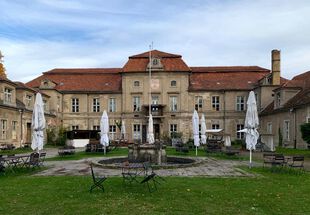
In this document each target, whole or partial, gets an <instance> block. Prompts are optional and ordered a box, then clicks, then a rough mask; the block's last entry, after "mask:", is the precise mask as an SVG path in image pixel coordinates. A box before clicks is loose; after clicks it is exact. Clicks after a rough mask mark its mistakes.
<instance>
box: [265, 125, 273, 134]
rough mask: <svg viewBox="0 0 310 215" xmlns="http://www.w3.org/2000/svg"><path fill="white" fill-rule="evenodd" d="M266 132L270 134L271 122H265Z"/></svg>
mask: <svg viewBox="0 0 310 215" xmlns="http://www.w3.org/2000/svg"><path fill="white" fill-rule="evenodd" d="M266 130H267V133H268V134H272V122H267V128H266Z"/></svg>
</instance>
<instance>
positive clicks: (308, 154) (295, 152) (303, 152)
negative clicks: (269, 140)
mask: <svg viewBox="0 0 310 215" xmlns="http://www.w3.org/2000/svg"><path fill="white" fill-rule="evenodd" d="M276 152H277V153H282V154H284V155H304V156H305V157H307V158H310V150H309V149H289V148H282V147H277V148H276Z"/></svg>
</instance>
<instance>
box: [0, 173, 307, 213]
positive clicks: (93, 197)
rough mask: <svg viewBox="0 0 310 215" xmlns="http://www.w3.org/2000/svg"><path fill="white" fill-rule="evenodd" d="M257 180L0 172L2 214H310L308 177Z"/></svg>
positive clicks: (278, 175)
mask: <svg viewBox="0 0 310 215" xmlns="http://www.w3.org/2000/svg"><path fill="white" fill-rule="evenodd" d="M251 171H252V172H254V173H257V174H261V175H262V176H263V177H256V178H235V177H234V178H208V177H190V178H185V177H166V178H165V179H166V182H163V183H162V184H161V185H160V186H159V189H158V191H156V192H154V193H151V194H150V193H148V191H147V188H146V187H143V186H142V185H141V184H132V185H130V186H124V185H123V184H122V179H121V178H119V177H112V178H108V180H107V181H106V182H105V183H104V185H105V189H106V190H105V192H104V193H103V192H101V191H100V190H96V191H94V192H93V193H89V192H88V189H89V187H90V185H91V184H92V182H91V178H90V176H87V177H86V176H84V177H83V176H61V177H60V176H59V177H55V176H53V177H38V176H29V175H28V174H24V175H19V176H0V190H1V192H0V199H1V201H0V214H14V215H15V214H16V215H18V214H56V215H57V214H145V213H147V214H245V215H246V214H310V198H309V193H310V177H309V176H310V175H309V173H304V174H300V175H296V174H288V173H286V172H281V173H271V172H270V171H269V170H264V169H262V168H253V169H252V170H251Z"/></svg>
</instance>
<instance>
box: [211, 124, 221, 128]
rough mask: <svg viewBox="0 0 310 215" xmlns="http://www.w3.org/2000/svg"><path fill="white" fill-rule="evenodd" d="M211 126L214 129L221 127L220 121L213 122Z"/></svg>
mask: <svg viewBox="0 0 310 215" xmlns="http://www.w3.org/2000/svg"><path fill="white" fill-rule="evenodd" d="M211 128H212V129H220V124H218V123H213V124H212V125H211Z"/></svg>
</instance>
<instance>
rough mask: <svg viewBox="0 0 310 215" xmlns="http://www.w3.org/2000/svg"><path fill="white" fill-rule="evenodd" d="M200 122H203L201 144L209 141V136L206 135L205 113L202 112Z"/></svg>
mask: <svg viewBox="0 0 310 215" xmlns="http://www.w3.org/2000/svg"><path fill="white" fill-rule="evenodd" d="M200 124H201V144H206V143H207V136H206V132H207V126H206V119H205V115H204V114H202V116H201V120H200Z"/></svg>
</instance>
